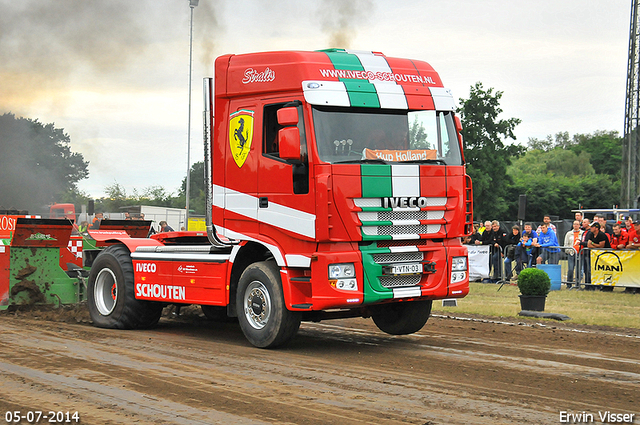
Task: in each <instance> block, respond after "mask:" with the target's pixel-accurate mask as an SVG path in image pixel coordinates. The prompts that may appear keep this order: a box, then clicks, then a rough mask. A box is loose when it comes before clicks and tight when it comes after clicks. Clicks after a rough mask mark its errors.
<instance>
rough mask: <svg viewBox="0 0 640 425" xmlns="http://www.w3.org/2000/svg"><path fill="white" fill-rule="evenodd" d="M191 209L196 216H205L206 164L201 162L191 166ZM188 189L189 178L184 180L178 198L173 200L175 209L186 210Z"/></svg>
mask: <svg viewBox="0 0 640 425" xmlns="http://www.w3.org/2000/svg"><path fill="white" fill-rule="evenodd" d="M189 178H190V179H191V180H190V182H189V183H190V188H189V209H190V210H191V211H193V212H195V214H198V215H204V214H205V211H206V208H205V191H204V190H205V189H204V162H203V161H199V162H196V163H194V164H193V165H192V166H191V175H190V177H189ZM186 187H187V178H186V177H185V178H184V179H182V187H181V189H180V192H179V193H178V196H177V197H175V198H174V199H173V200H172V206H173V207H175V208H184V207H185V205H186V204H187V203H186V196H185V191H186Z"/></svg>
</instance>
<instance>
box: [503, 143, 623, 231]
mask: <svg viewBox="0 0 640 425" xmlns="http://www.w3.org/2000/svg"><path fill="white" fill-rule="evenodd" d="M615 135H616V133H615V132H596V133H595V134H594V135H585V134H579V135H574V136H573V137H572V138H569V135H568V133H558V134H556V136H555V139H554V138H552V137H551V136H547V138H546V139H544V140H537V139H529V147H530V150H529V151H528V152H527V153H526V154H525V155H523V156H521V157H520V158H517V159H515V160H514V161H513V163H512V165H511V166H509V168H508V170H507V173H508V175H509V176H510V177H511V178H512V181H513V184H512V185H511V187H510V188H509V192H510V194H509V196H508V199H513V200H514V202H513V203H511V205H510V208H509V213H508V216H509V217H515V216H516V215H517V212H518V211H517V210H518V206H517V202H515V200H517V199H518V196H519V195H520V194H526V195H527V210H526V218H525V219H526V220H533V221H535V220H539V219H540V217H542V215H543V214H545V213H546V214H549V213H550V214H553V215H559V216H560V217H565V218H566V217H572V216H573V213H572V212H571V210H572V209H575V208H578V207H580V206H584V207H588V208H610V207H612V206H613V205H619V204H620V184H621V182H620V179H619V175H620V173H619V171H620V164H621V162H620V160H615V159H614V161H613V162H617V164H618V165H617V168H616V169H615V170H614V167H613V163H611V162H610V161H608V160H607V161H603V158H615V157H616V155H618V153H619V151H620V149H621V148H620V145H619V143H618V142H617V141H616V140H614V139H615V137H616V136H615ZM596 147H597V149H596ZM605 147H606V149H608V150H602V151H598V149H604V148H605ZM594 155H597V156H594ZM603 164H605V165H603ZM607 164H608V165H607ZM607 167H609V168H610V169H609V170H607ZM616 170H617V172H616ZM602 171H607V172H606V173H603V172H602Z"/></svg>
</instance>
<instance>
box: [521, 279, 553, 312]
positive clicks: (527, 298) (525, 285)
mask: <svg viewBox="0 0 640 425" xmlns="http://www.w3.org/2000/svg"><path fill="white" fill-rule="evenodd" d="M518 289H520V294H522V295H520V306H521V307H522V309H523V310H532V311H544V303H545V300H546V299H547V294H548V293H549V291H550V290H551V280H549V275H547V274H546V273H545V272H544V271H542V270H538V269H533V268H528V269H524V270H523V271H522V273H520V274H519V275H518Z"/></svg>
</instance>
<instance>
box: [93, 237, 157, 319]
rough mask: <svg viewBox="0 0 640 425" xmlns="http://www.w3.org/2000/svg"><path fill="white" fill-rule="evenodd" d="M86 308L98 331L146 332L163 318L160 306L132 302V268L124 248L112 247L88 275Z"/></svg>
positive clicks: (105, 251)
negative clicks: (109, 329)
mask: <svg viewBox="0 0 640 425" xmlns="http://www.w3.org/2000/svg"><path fill="white" fill-rule="evenodd" d="M87 306H88V307H89V314H90V315H91V320H92V321H93V323H94V325H96V326H98V327H100V328H111V329H144V328H149V327H152V326H154V325H156V324H157V323H158V320H160V315H161V314H162V303H157V302H153V301H142V300H137V299H135V296H134V281H133V264H132V262H131V255H130V253H129V250H128V249H127V248H126V247H125V246H124V245H112V246H110V247H108V248H106V249H105V250H104V251H102V252H101V253H100V254H99V255H98V256H97V257H96V259H95V261H94V262H93V266H92V267H91V272H90V274H89V285H88V288H87Z"/></svg>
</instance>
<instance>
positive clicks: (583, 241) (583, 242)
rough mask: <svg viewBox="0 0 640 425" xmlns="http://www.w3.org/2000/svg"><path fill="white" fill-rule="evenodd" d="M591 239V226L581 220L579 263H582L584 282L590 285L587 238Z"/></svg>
mask: <svg viewBox="0 0 640 425" xmlns="http://www.w3.org/2000/svg"><path fill="white" fill-rule="evenodd" d="M590 237H591V224H590V221H589V219H588V218H585V219H584V220H582V236H581V237H580V257H579V259H580V262H581V263H582V271H583V274H584V282H585V283H591V265H590V262H589V257H590V255H591V254H590V252H591V251H590V250H589V248H587V244H588V242H589V238H590Z"/></svg>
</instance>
